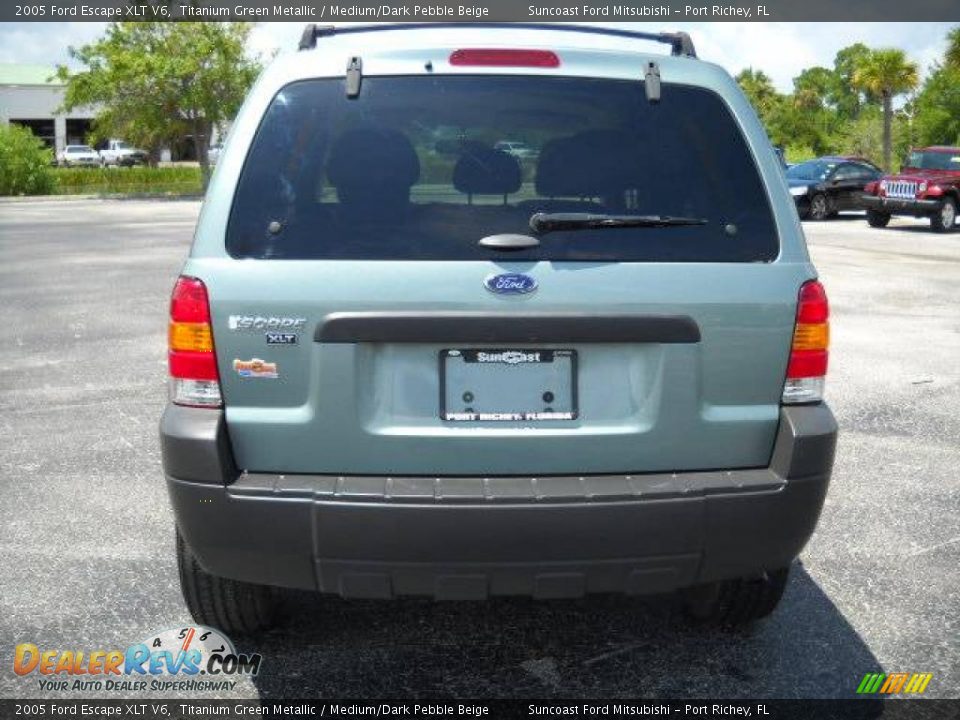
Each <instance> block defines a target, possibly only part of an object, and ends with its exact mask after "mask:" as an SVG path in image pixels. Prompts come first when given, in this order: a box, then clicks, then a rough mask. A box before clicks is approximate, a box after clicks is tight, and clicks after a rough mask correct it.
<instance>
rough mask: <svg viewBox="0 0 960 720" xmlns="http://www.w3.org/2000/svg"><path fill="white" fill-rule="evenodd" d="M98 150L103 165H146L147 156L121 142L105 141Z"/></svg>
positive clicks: (141, 151)
mask: <svg viewBox="0 0 960 720" xmlns="http://www.w3.org/2000/svg"><path fill="white" fill-rule="evenodd" d="M98 150H99V151H100V157H101V158H103V164H104V165H116V166H117V167H120V166H124V165H125V166H133V165H146V164H147V154H146V153H145V152H144V151H143V150H138V149H137V148H135V147H133V146H132V145H130V144H129V143H127V142H125V141H123V140H107V141H106V142H105V143H104V144H103V147H99V148H98Z"/></svg>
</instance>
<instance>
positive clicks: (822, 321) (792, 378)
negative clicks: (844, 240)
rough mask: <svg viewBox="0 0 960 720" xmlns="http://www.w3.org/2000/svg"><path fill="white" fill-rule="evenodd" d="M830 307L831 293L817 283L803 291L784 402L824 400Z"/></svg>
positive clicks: (799, 300) (798, 306)
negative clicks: (829, 296)
mask: <svg viewBox="0 0 960 720" xmlns="http://www.w3.org/2000/svg"><path fill="white" fill-rule="evenodd" d="M829 318H830V305H829V303H828V302H827V292H826V290H824V289H823V285H821V284H820V283H819V282H817V281H816V280H811V281H810V282H806V283H804V284H803V286H802V287H801V288H800V295H799V297H798V299H797V321H796V325H795V327H794V331H793V344H792V346H791V348H790V361H789V363H788V364H787V380H786V383H784V386H783V399H782V402H784V403H786V404H797V403H811V402H820V401H821V400H823V387H824V379H825V377H826V374H827V359H828V348H829V345H830V324H829Z"/></svg>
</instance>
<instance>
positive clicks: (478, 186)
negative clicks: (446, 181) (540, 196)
mask: <svg viewBox="0 0 960 720" xmlns="http://www.w3.org/2000/svg"><path fill="white" fill-rule="evenodd" d="M522 179H523V178H522V173H521V170H520V163H519V162H518V161H517V159H516V158H515V157H514V156H513V155H511V154H510V153H506V152H503V151H502V150H494V149H493V148H491V147H487V146H486V145H483V144H481V143H478V142H468V143H465V144H464V146H463V149H462V153H461V155H460V159H459V160H457V164H456V165H455V166H454V168H453V186H454V187H455V188H456V189H457V190H459V191H460V192H462V193H466V194H467V195H509V194H510V193H515V192H516V191H517V190H519V189H520V184H521V182H522Z"/></svg>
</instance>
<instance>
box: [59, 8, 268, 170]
mask: <svg viewBox="0 0 960 720" xmlns="http://www.w3.org/2000/svg"><path fill="white" fill-rule="evenodd" d="M251 27H252V26H251V25H250V23H213V22H211V23H203V22H115V23H111V24H110V26H109V27H108V28H107V31H106V34H105V35H104V36H103V37H102V38H100V39H99V40H97V41H96V42H94V43H91V44H89V45H84V46H83V47H81V48H79V49H75V48H71V49H70V54H71V57H73V58H74V59H76V60H77V61H79V62H80V63H81V64H82V65H83V66H84V69H83V70H81V71H80V72H77V73H71V72H70V71H69V70H68V69H67V68H66V67H62V66H61V67H60V68H58V75H59V77H60V78H61V79H62V80H63V81H65V82H66V85H67V87H66V94H65V99H64V107H65V109H66V110H70V109H72V108H74V107H77V106H84V105H94V106H96V107H97V108H98V112H97V117H96V122H95V129H96V134H97V135H98V136H99V137H101V138H103V137H106V136H119V137H123V138H125V139H126V140H129V141H130V142H133V143H135V144H137V145H141V146H143V147H146V148H150V149H151V150H153V151H156V150H157V149H158V148H160V147H161V146H163V145H173V144H174V143H176V142H178V141H180V140H182V138H183V137H185V136H187V135H189V136H190V137H191V139H192V142H193V146H194V149H195V151H196V155H197V159H198V160H199V161H200V167H201V170H202V175H203V185H204V187H206V185H207V182H208V181H209V178H210V163H209V160H208V158H207V149H208V147H209V143H210V136H211V133H212V131H213V128H214V127H218V126H222V125H223V124H225V123H226V122H228V121H230V120H231V119H232V118H233V116H234V115H235V114H236V112H237V110H238V108H239V107H240V103H241V102H242V101H243V98H244V96H245V95H246V93H247V91H248V90H249V88H250V86H251V85H252V84H253V81H254V79H255V78H256V76H257V73H258V72H259V70H260V66H259V62H258V61H257V60H256V59H252V58H250V57H248V56H247V54H246V50H245V45H246V40H247V37H248V35H249V33H250V29H251Z"/></svg>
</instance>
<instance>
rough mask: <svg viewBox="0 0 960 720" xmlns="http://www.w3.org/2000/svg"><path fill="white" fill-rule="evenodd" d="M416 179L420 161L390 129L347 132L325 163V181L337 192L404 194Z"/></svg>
mask: <svg viewBox="0 0 960 720" xmlns="http://www.w3.org/2000/svg"><path fill="white" fill-rule="evenodd" d="M419 177H420V160H419V159H418V158H417V153H416V151H415V150H414V149H413V145H412V144H411V143H410V141H409V140H408V139H407V137H406V136H405V135H404V134H403V133H401V132H400V131H398V130H394V129H392V128H378V127H362V128H356V129H353V130H347V131H346V132H345V133H343V134H342V135H341V136H340V137H339V138H337V140H336V142H335V144H334V146H333V149H332V150H331V151H330V157H329V158H328V160H327V178H328V179H329V180H330V184H331V185H333V186H334V187H336V188H337V190H338V191H343V190H347V191H349V190H353V189H359V188H377V189H380V190H383V189H385V188H386V189H390V190H393V191H396V192H399V191H401V190H402V191H403V192H405V193H406V192H409V190H410V187H411V186H413V185H414V184H415V183H416V182H417V180H418V179H419Z"/></svg>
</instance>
